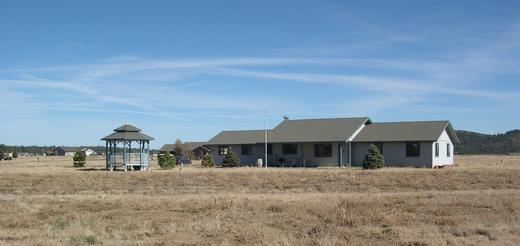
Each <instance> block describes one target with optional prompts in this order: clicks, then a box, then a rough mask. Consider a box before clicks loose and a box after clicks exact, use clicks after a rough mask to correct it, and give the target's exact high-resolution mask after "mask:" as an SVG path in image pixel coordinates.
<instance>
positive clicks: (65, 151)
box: [54, 146, 96, 156]
mask: <svg viewBox="0 0 520 246" xmlns="http://www.w3.org/2000/svg"><path fill="white" fill-rule="evenodd" d="M76 152H85V155H86V156H90V155H95V154H96V152H95V151H94V150H92V149H89V148H84V147H64V146H60V147H57V148H55V149H54V155H57V156H73V155H74V154H76Z"/></svg>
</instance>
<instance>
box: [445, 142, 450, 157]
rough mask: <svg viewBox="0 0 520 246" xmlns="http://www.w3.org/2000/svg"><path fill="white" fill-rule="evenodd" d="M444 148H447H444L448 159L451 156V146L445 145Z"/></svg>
mask: <svg viewBox="0 0 520 246" xmlns="http://www.w3.org/2000/svg"><path fill="white" fill-rule="evenodd" d="M446 147H447V148H446V155H447V156H448V157H450V156H451V144H447V145H446Z"/></svg>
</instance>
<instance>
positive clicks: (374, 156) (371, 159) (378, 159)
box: [363, 144, 385, 169]
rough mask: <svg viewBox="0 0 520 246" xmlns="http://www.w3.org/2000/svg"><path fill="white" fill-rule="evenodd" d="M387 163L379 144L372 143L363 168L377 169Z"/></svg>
mask: <svg viewBox="0 0 520 246" xmlns="http://www.w3.org/2000/svg"><path fill="white" fill-rule="evenodd" d="M384 165H385V160H384V157H383V155H381V153H379V149H378V148H377V146H375V145H373V144H370V146H369V147H368V153H367V154H366V156H365V160H364V161H363V169H377V168H382V167H383V166H384Z"/></svg>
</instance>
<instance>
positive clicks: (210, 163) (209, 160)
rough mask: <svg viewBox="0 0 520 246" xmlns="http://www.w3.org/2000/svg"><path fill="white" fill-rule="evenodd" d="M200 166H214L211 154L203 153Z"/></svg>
mask: <svg viewBox="0 0 520 246" xmlns="http://www.w3.org/2000/svg"><path fill="white" fill-rule="evenodd" d="M201 164H202V167H213V166H215V161H214V160H213V156H212V155H205V156H204V157H202V162H201Z"/></svg>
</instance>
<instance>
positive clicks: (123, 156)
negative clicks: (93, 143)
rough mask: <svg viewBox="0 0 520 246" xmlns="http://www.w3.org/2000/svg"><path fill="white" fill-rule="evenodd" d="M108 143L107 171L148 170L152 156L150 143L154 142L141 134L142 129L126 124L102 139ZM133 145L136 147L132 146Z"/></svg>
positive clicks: (106, 150)
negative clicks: (119, 168)
mask: <svg viewBox="0 0 520 246" xmlns="http://www.w3.org/2000/svg"><path fill="white" fill-rule="evenodd" d="M101 140H104V141H106V148H105V156H106V169H107V170H110V171H112V170H115V169H116V168H118V167H121V168H123V169H124V170H125V171H127V170H129V169H131V168H133V169H134V170H148V169H149V167H150V166H149V156H150V141H151V140H154V138H153V137H150V136H148V135H146V134H144V133H142V132H141V129H139V128H137V127H135V126H132V125H129V124H125V125H123V126H121V127H118V128H116V129H114V133H112V134H110V135H108V136H106V137H104V138H102V139H101ZM132 143H134V145H133V146H132Z"/></svg>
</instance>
